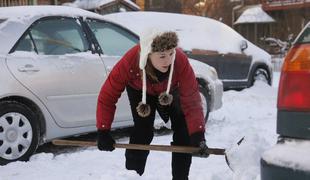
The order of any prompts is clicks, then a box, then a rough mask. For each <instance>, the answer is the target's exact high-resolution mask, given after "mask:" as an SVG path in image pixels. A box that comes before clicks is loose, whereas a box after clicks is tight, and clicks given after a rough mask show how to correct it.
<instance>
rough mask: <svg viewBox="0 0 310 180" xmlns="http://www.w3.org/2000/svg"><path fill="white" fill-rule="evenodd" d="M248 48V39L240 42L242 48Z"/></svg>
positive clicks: (242, 49)
mask: <svg viewBox="0 0 310 180" xmlns="http://www.w3.org/2000/svg"><path fill="white" fill-rule="evenodd" d="M246 48H248V43H247V41H246V40H242V41H241V43H240V49H241V51H242V52H243V51H244V50H246Z"/></svg>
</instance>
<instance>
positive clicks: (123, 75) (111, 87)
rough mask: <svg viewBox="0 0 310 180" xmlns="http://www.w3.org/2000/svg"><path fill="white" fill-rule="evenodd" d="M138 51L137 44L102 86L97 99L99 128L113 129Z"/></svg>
mask: <svg viewBox="0 0 310 180" xmlns="http://www.w3.org/2000/svg"><path fill="white" fill-rule="evenodd" d="M137 51H138V48H137V46H136V47H134V48H132V49H131V50H129V51H128V52H127V53H126V54H125V55H124V56H123V57H122V59H121V60H120V61H119V62H118V63H117V64H116V65H115V66H114V67H113V69H112V71H111V72H110V74H109V76H108V78H107V79H106V81H105V82H104V84H103V86H102V87H101V90H100V93H99V96H98V101H97V112H96V120H97V121H96V126H97V129H101V130H110V129H111V125H112V122H113V119H114V115H115V110H116V103H117V101H118V99H119V97H120V96H121V94H122V92H123V91H124V89H125V87H126V85H127V84H128V79H129V73H128V72H129V67H130V62H131V61H133V60H134V59H133V58H136V54H137Z"/></svg>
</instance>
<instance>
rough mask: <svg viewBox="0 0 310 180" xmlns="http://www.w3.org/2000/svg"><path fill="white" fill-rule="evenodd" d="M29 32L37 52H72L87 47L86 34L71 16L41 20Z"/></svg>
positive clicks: (82, 50)
mask: <svg viewBox="0 0 310 180" xmlns="http://www.w3.org/2000/svg"><path fill="white" fill-rule="evenodd" d="M30 33H31V36H32V37H33V40H34V44H35V47H36V48H37V52H38V53H39V54H45V55H63V54H74V53H78V52H85V51H87V50H88V49H89V45H88V43H87V39H86V35H85V34H84V32H83V30H82V28H81V26H80V25H79V24H78V23H77V20H76V19H73V18H72V19H71V18H55V19H45V20H41V21H39V22H37V23H36V24H35V25H34V26H33V27H32V28H31V29H30Z"/></svg>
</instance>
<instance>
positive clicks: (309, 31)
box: [296, 25, 310, 44]
mask: <svg viewBox="0 0 310 180" xmlns="http://www.w3.org/2000/svg"><path fill="white" fill-rule="evenodd" d="M307 43H310V25H309V26H308V27H307V28H306V29H305V30H304V32H303V33H302V34H301V35H300V37H299V38H298V40H297V41H296V44H307Z"/></svg>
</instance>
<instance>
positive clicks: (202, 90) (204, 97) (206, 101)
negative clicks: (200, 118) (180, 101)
mask: <svg viewBox="0 0 310 180" xmlns="http://www.w3.org/2000/svg"><path fill="white" fill-rule="evenodd" d="M199 94H200V97H201V103H202V109H203V115H204V120H205V123H207V121H208V118H209V113H210V98H211V97H210V95H209V89H208V88H207V87H205V86H204V85H201V84H199Z"/></svg>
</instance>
